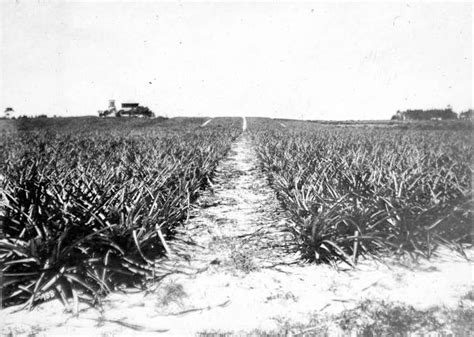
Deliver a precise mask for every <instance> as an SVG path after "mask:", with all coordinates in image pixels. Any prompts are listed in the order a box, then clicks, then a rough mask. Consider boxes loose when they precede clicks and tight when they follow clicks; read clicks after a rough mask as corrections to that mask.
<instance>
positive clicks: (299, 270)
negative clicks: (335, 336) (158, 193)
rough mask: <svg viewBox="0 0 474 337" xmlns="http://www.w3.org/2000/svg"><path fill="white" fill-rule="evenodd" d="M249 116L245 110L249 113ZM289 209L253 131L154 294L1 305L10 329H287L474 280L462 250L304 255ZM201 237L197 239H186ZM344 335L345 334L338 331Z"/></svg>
mask: <svg viewBox="0 0 474 337" xmlns="http://www.w3.org/2000/svg"><path fill="white" fill-rule="evenodd" d="M244 121H245V118H244ZM284 226H285V220H284V216H283V214H282V213H281V211H280V210H279V206H278V202H277V201H276V199H275V196H274V193H273V192H272V190H271V189H270V188H269V187H268V185H267V184H266V180H265V177H264V175H263V173H262V172H261V171H260V169H259V167H258V161H257V158H256V154H255V152H254V150H253V148H252V145H251V142H250V140H249V138H248V136H247V134H246V132H244V133H243V135H242V136H241V137H240V138H239V139H238V140H237V141H236V142H235V143H234V144H233V146H232V149H231V151H230V153H229V155H228V156H227V158H226V159H225V160H223V161H222V162H221V163H220V164H219V166H218V168H217V173H216V177H215V179H214V182H213V186H212V188H210V189H209V190H208V191H206V192H204V194H203V195H202V196H201V197H200V199H199V200H198V203H197V205H196V207H195V208H194V209H193V212H192V216H191V218H190V220H189V222H188V223H187V224H186V226H185V228H183V230H182V231H181V233H179V234H178V238H177V240H176V241H175V242H173V243H172V245H171V249H172V250H173V251H175V252H178V251H179V252H180V253H179V255H176V256H174V257H173V258H172V259H171V260H170V261H169V262H167V263H161V264H160V266H161V267H160V268H161V269H162V270H163V273H165V272H166V270H170V271H171V270H176V269H179V270H181V271H183V272H185V273H186V274H184V273H174V274H171V275H169V276H167V277H165V278H164V279H163V280H162V281H161V282H159V283H157V284H156V285H155V286H154V287H152V288H151V289H149V290H148V291H147V292H138V293H135V294H112V295H110V296H109V297H108V298H107V299H106V300H105V302H104V306H103V310H102V311H98V310H95V309H85V308H84V310H83V311H82V312H81V313H80V314H79V316H78V317H71V316H70V315H68V314H65V313H63V309H62V307H61V305H60V304H59V303H46V304H43V305H40V306H38V307H37V308H35V309H34V310H33V311H32V312H25V311H23V312H18V313H12V310H13V308H10V309H7V310H3V311H2V312H0V322H2V323H3V328H0V334H1V333H2V332H3V333H7V332H9V331H13V332H17V333H19V332H24V333H28V332H31V331H34V332H36V334H38V335H44V336H53V335H88V336H96V335H104V336H130V335H150V336H151V335H156V334H157V333H158V332H160V333H162V335H165V336H193V335H196V333H199V332H212V331H214V332H215V331H219V332H234V333H236V332H237V333H239V334H242V332H249V331H254V330H255V329H259V330H261V331H262V330H263V331H273V332H274V331H281V329H282V328H283V327H284V326H285V324H290V325H294V324H297V323H301V324H308V323H307V322H308V321H309V319H310V318H311V317H314V315H331V314H337V313H340V312H341V311H343V310H345V309H350V308H352V307H354V306H355V305H356V304H357V303H359V302H360V301H362V300H364V299H366V298H370V299H380V300H385V301H400V302H403V303H406V304H410V305H413V306H414V307H415V308H420V309H426V308H429V307H432V306H441V305H444V306H447V307H450V306H451V307H455V306H456V305H457V304H458V302H459V299H460V298H461V296H463V295H465V294H466V293H467V292H468V291H469V290H471V286H472V276H471V270H472V269H471V265H470V263H468V262H466V261H465V260H462V259H460V258H458V257H453V256H452V255H444V257H443V258H438V259H433V260H432V261H429V262H428V261H422V262H421V263H419V264H414V263H412V262H405V263H401V262H400V261H398V262H397V263H392V264H390V265H382V264H379V263H377V262H375V261H370V260H369V261H367V260H366V261H362V262H361V263H360V265H359V267H358V269H357V270H345V271H336V270H334V269H332V268H330V267H328V266H314V265H305V264H302V263H295V259H296V257H295V256H293V255H292V254H290V252H289V251H288V249H289V245H290V242H289V240H288V239H289V238H287V237H285V235H284V234H283V232H282V231H281V229H282V228H284ZM189 240H193V241H194V242H195V243H196V245H195V246H189V245H187V244H184V243H182V242H184V241H189ZM336 333H337V332H336Z"/></svg>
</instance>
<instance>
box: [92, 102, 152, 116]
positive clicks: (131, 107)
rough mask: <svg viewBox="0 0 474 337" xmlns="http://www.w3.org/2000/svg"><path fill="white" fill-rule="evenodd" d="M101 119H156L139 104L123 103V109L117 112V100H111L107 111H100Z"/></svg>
mask: <svg viewBox="0 0 474 337" xmlns="http://www.w3.org/2000/svg"><path fill="white" fill-rule="evenodd" d="M99 117H155V114H154V113H153V111H151V110H150V109H149V108H148V107H145V106H141V105H140V104H139V103H122V108H121V109H120V110H117V108H116V107H115V100H114V99H111V100H109V108H108V109H107V110H104V111H102V110H99Z"/></svg>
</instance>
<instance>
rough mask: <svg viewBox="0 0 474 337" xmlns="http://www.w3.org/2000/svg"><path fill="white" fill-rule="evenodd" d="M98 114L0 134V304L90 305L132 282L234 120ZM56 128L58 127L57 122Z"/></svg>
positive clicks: (157, 251)
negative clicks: (51, 301)
mask: <svg viewBox="0 0 474 337" xmlns="http://www.w3.org/2000/svg"><path fill="white" fill-rule="evenodd" d="M202 122H203V121H202V120H201V119H197V120H195V121H191V122H189V121H186V120H184V121H182V122H180V123H176V122H172V121H167V122H163V123H162V124H163V125H161V124H159V123H158V124H156V123H155V124H153V125H152V127H150V125H147V124H146V121H144V122H142V123H141V124H140V122H137V121H135V120H131V121H130V122H124V121H118V122H117V124H112V123H111V122H107V123H108V124H107V128H100V123H103V122H101V121H97V123H98V125H94V124H93V123H86V124H87V127H83V126H81V125H77V123H75V122H74V120H71V122H70V124H67V122H64V121H63V123H66V124H67V125H65V126H64V125H63V126H62V127H61V128H59V127H58V128H56V129H55V127H54V125H53V126H52V127H49V128H46V127H43V128H40V129H35V128H31V127H29V128H27V129H25V130H21V128H20V129H19V131H18V132H17V133H15V134H11V133H10V134H5V135H2V136H1V137H2V139H1V140H2V141H1V145H0V146H1V148H0V150H1V151H2V154H1V155H0V156H1V157H2V158H1V159H2V160H1V163H2V164H1V168H0V169H1V173H2V175H3V179H2V182H1V184H2V186H0V188H1V192H2V196H3V199H2V200H1V201H2V206H3V209H4V214H3V215H4V216H3V237H2V238H0V261H1V265H0V268H1V272H2V274H3V278H2V287H3V302H4V303H3V304H4V305H7V306H8V305H14V304H19V303H24V304H26V305H28V306H32V305H35V304H36V303H38V302H40V301H42V300H44V299H45V298H51V297H55V298H57V299H59V300H61V301H62V302H63V303H64V305H66V306H67V307H70V308H72V307H75V308H76V310H77V307H78V304H79V302H87V303H90V304H96V303H98V301H99V300H100V298H101V297H102V296H104V295H106V294H107V293H109V292H111V291H113V290H117V289H120V288H122V287H131V286H132V287H133V286H135V287H136V286H142V285H143V284H144V282H145V281H146V280H147V279H149V278H150V277H152V274H155V272H156V269H157V268H159V263H158V264H157V263H156V261H157V260H159V259H160V258H161V257H163V256H165V255H166V253H167V250H168V249H169V248H168V245H167V243H166V242H167V240H169V239H170V238H172V236H173V232H174V230H175V229H176V227H177V226H179V225H180V224H182V223H183V221H184V220H185V219H186V218H187V216H188V212H189V208H190V205H191V204H192V202H193V201H194V200H195V199H196V198H197V197H198V196H199V192H200V190H202V189H203V188H205V187H206V185H207V184H208V182H209V180H212V176H213V172H214V170H215V167H216V165H217V162H218V161H219V160H220V159H221V158H222V157H223V156H224V155H225V154H226V152H227V151H228V150H229V148H230V144H231V142H232V141H233V140H234V139H235V138H236V137H237V136H238V134H239V133H240V128H241V125H240V121H239V120H238V119H235V120H232V119H221V120H216V121H215V122H214V123H213V124H214V125H209V126H208V127H206V128H200V127H199V125H200V124H201V123H202ZM65 130H66V131H65Z"/></svg>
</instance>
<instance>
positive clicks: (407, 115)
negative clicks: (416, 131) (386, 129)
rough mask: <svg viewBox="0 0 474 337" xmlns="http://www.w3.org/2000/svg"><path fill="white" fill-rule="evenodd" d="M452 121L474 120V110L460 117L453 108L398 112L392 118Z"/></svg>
mask: <svg viewBox="0 0 474 337" xmlns="http://www.w3.org/2000/svg"><path fill="white" fill-rule="evenodd" d="M450 119H468V120H472V109H469V110H467V111H463V112H461V113H460V114H459V115H458V114H457V113H455V112H454V111H453V110H452V108H451V107H447V108H446V109H429V110H422V109H416V110H405V111H397V113H396V114H395V115H393V116H392V120H450Z"/></svg>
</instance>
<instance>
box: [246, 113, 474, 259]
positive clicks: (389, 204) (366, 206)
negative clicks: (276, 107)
mask: <svg viewBox="0 0 474 337" xmlns="http://www.w3.org/2000/svg"><path fill="white" fill-rule="evenodd" d="M250 125H251V129H250V132H251V135H252V138H253V141H254V144H255V146H256V149H257V153H258V156H259V159H260V162H261V165H262V167H263V169H264V170H265V172H266V174H267V176H268V179H269V182H270V184H271V186H272V187H273V189H274V190H275V191H276V193H277V196H278V198H279V200H280V202H281V204H282V206H283V207H284V208H285V209H286V211H287V213H288V214H289V218H290V222H289V225H288V228H287V229H288V231H290V232H291V233H292V234H293V237H294V243H295V248H296V249H298V250H299V251H300V252H301V254H302V256H303V257H304V258H305V259H308V260H310V261H315V262H317V263H331V264H337V263H338V262H341V261H342V262H345V263H347V264H350V265H354V264H355V263H356V262H357V259H358V257H359V256H361V255H365V254H370V255H371V256H375V257H378V256H382V255H386V254H409V255H412V256H413V257H418V256H424V257H427V258H429V257H430V256H431V255H432V254H433V253H434V252H436V250H437V248H438V247H440V246H447V247H450V248H452V249H455V250H457V251H459V252H460V253H461V254H464V249H463V248H464V247H465V246H466V244H470V243H471V236H470V235H471V226H472V220H473V217H472V210H473V208H472V172H473V165H472V150H473V148H472V142H471V135H470V132H469V131H462V130H461V131H456V132H450V131H433V130H432V131H419V130H396V129H368V128H364V129H362V128H337V127H331V126H322V125H317V124H312V123H302V122H285V124H284V125H281V124H279V123H277V122H274V121H269V120H262V119H254V120H252V122H251V123H250Z"/></svg>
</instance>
